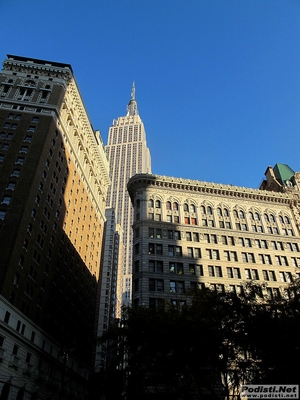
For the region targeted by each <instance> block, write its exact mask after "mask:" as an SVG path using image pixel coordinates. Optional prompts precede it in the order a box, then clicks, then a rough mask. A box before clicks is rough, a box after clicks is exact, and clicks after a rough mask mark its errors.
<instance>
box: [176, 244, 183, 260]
mask: <svg viewBox="0 0 300 400" xmlns="http://www.w3.org/2000/svg"><path fill="white" fill-rule="evenodd" d="M175 253H176V256H177V257H181V256H182V248H181V246H176V247H175Z"/></svg>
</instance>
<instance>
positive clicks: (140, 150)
mask: <svg viewBox="0 0 300 400" xmlns="http://www.w3.org/2000/svg"><path fill="white" fill-rule="evenodd" d="M106 151H107V156H108V159H109V171H110V179H111V186H110V188H109V190H108V195H107V206H108V207H110V208H114V210H115V215H116V220H117V223H118V224H119V225H120V226H121V228H122V231H123V242H124V258H123V265H122V269H121V270H120V274H121V281H122V283H121V292H122V299H121V302H122V304H127V305H128V304H129V303H130V301H131V284H132V228H131V226H132V222H133V208H132V205H131V202H130V199H129V195H128V192H127V182H128V181H129V179H130V178H131V177H132V176H133V175H134V174H136V173H151V158H150V152H149V149H148V147H147V142H146V132H145V128H144V124H143V121H142V120H141V117H140V116H139V113H138V107H137V101H136V99H135V87H134V86H133V87H132V92H131V99H130V101H129V103H128V106H127V114H126V116H124V117H119V118H118V119H117V120H114V121H113V125H112V126H111V127H110V128H109V134H108V144H107V146H106Z"/></svg>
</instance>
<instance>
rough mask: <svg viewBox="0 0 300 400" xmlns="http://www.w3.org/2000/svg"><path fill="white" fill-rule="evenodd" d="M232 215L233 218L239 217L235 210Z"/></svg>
mask: <svg viewBox="0 0 300 400" xmlns="http://www.w3.org/2000/svg"><path fill="white" fill-rule="evenodd" d="M233 215H234V217H235V218H238V217H239V215H238V212H237V211H236V210H233Z"/></svg>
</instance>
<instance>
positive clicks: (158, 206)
mask: <svg viewBox="0 0 300 400" xmlns="http://www.w3.org/2000/svg"><path fill="white" fill-rule="evenodd" d="M155 208H160V201H159V200H156V201H155Z"/></svg>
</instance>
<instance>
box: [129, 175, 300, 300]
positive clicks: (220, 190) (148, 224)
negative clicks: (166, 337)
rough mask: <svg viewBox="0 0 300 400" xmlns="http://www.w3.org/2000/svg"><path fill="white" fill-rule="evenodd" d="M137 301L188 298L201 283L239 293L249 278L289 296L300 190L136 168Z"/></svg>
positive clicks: (297, 250) (132, 185)
mask: <svg viewBox="0 0 300 400" xmlns="http://www.w3.org/2000/svg"><path fill="white" fill-rule="evenodd" d="M128 190H129V193H130V197H131V200H132V203H133V205H134V223H133V233H134V241H133V252H134V258H133V269H134V271H133V302H134V303H135V304H137V305H141V306H146V307H149V306H150V307H151V306H153V307H158V306H164V305H166V304H168V303H169V302H172V303H173V304H178V305H180V304H184V303H185V302H186V300H187V293H189V291H190V290H193V289H195V288H196V287H199V288H201V287H204V286H206V287H210V288H212V289H214V290H220V291H223V290H232V291H235V292H240V291H242V290H243V287H244V285H245V283H246V282H249V281H250V280H254V281H257V282H259V283H262V284H264V285H266V287H265V289H264V292H265V295H268V296H274V297H275V296H284V295H288V293H287V292H286V285H287V283H288V282H290V281H291V280H292V279H294V278H295V277H299V276H300V274H299V271H300V269H299V267H300V236H299V200H298V199H299V197H298V196H299V192H298V188H297V186H295V187H294V190H292V191H291V190H290V187H289V190H287V191H284V190H283V191H282V192H274V191H273V192H271V191H266V190H257V189H248V188H243V187H237V186H232V185H222V184H214V183H207V182H200V181H192V180H188V179H179V178H172V177H166V176H158V175H149V174H137V175H135V176H134V177H132V178H131V179H130V181H129V183H128Z"/></svg>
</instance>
